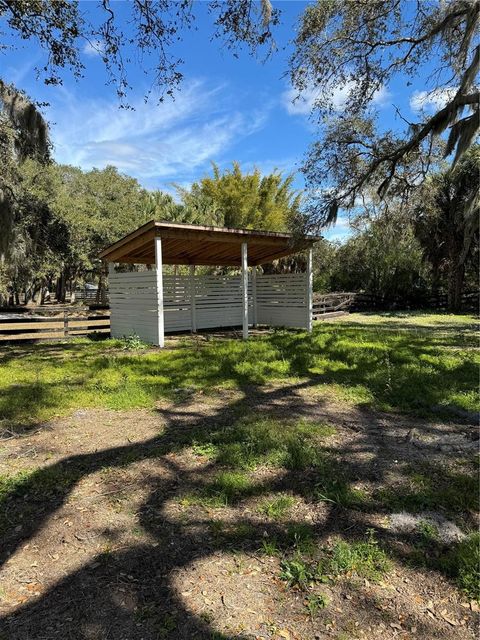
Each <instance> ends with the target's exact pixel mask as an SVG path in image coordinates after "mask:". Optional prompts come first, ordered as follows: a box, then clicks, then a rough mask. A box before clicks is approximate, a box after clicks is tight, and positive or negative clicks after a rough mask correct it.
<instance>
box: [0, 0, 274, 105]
mask: <svg viewBox="0 0 480 640" xmlns="http://www.w3.org/2000/svg"><path fill="white" fill-rule="evenodd" d="M126 7H127V4H121V3H114V2H111V1H110V0H101V2H99V3H98V5H97V7H96V8H97V11H96V13H94V14H88V12H86V11H85V10H84V8H83V7H82V6H81V4H80V2H79V1H78V0H55V2H51V1H50V0H34V1H33V2H32V0H0V18H2V19H3V25H4V28H5V27H7V29H8V30H9V32H10V33H9V34H8V35H10V36H11V38H10V40H11V39H13V38H14V37H15V36H16V37H17V38H20V39H21V40H33V41H34V42H36V44H37V46H38V48H39V49H40V50H42V51H43V52H44V53H45V54H46V58H47V60H46V63H45V64H44V66H43V67H42V68H40V69H37V71H38V72H39V73H40V74H41V75H42V76H43V78H44V81H45V83H46V84H61V82H62V78H61V75H62V71H63V70H65V69H66V70H68V71H69V72H71V73H73V75H74V76H75V77H81V76H82V75H83V71H84V65H83V63H82V59H81V51H82V49H83V47H84V46H85V44H87V45H88V46H89V47H91V48H93V49H95V50H96V51H98V53H99V55H100V57H101V59H102V60H103V63H104V65H105V68H106V71H107V74H108V79H109V83H112V84H114V85H115V87H116V91H117V94H118V96H119V97H120V98H121V99H122V100H123V99H124V98H125V97H126V94H127V92H128V90H129V88H130V81H129V79H128V67H129V65H130V63H131V54H130V52H129V51H128V48H130V47H133V48H135V49H136V50H137V51H138V53H139V55H138V56H136V60H135V62H136V63H138V60H141V59H144V60H145V59H150V58H154V60H155V61H154V65H153V68H152V69H148V70H146V71H149V72H150V75H151V76H153V82H152V84H153V85H154V86H156V87H157V88H158V89H159V90H160V93H161V96H163V94H165V93H167V94H171V93H173V91H174V89H175V87H176V86H177V85H178V84H179V82H180V81H181V80H182V73H181V71H180V69H181V64H182V60H181V59H180V58H178V57H176V56H175V55H173V54H172V52H171V49H172V46H173V45H174V44H175V43H176V42H177V41H178V40H180V39H181V38H182V36H183V35H184V33H185V32H186V31H188V30H189V29H191V28H193V27H194V22H195V9H196V8H197V4H196V3H193V2H191V1H190V0H177V1H175V2H171V1H170V0H157V1H156V2H151V0H133V1H132V2H130V3H128V8H126ZM208 7H209V13H210V15H211V17H212V23H213V28H214V35H215V37H217V38H222V39H223V40H224V42H225V44H226V46H227V47H229V48H236V47H237V45H238V43H239V42H242V43H244V44H246V45H247V46H248V47H249V48H250V49H252V50H255V49H257V48H258V47H261V46H263V45H265V44H268V43H269V42H271V30H270V29H271V26H272V25H275V24H277V23H278V17H279V14H278V11H276V10H274V9H273V8H272V6H271V4H270V1H269V0H261V1H260V2H256V1H255V0H228V1H227V2H223V1H221V0H211V1H210V2H209V4H208ZM12 37H13V38H12ZM140 54H141V55H140Z"/></svg>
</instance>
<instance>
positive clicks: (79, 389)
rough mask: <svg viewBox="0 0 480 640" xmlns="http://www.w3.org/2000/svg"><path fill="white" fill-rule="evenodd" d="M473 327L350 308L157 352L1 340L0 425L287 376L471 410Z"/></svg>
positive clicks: (470, 322)
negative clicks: (245, 337) (256, 333)
mask: <svg viewBox="0 0 480 640" xmlns="http://www.w3.org/2000/svg"><path fill="white" fill-rule="evenodd" d="M476 326H477V324H476V321H475V319H474V318H473V316H449V315H444V314H430V315H426V314H416V315H413V314H398V313H397V314H383V315H380V314H376V315H368V314H353V315H352V316H349V317H348V319H346V320H343V321H341V322H335V323H321V324H318V325H317V326H315V328H314V331H313V333H312V334H311V335H309V334H307V333H305V332H302V331H298V332H295V331H275V332H273V333H271V334H269V335H267V336H264V337H258V338H252V339H251V340H249V341H248V342H242V341H240V340H211V341H208V342H206V343H204V344H202V345H201V346H194V345H193V344H192V342H191V341H189V340H188V339H185V341H183V342H182V343H181V344H180V346H178V348H175V349H170V350H164V351H160V350H153V351H147V352H144V351H142V352H137V351H136V350H135V349H133V350H131V351H128V350H127V351H126V350H125V347H126V345H125V342H123V341H121V340H105V341H90V340H87V339H76V340H73V341H71V342H68V343H64V344H62V343H61V344H38V345H24V346H18V347H17V346H15V347H7V348H6V349H4V352H3V355H2V356H1V367H0V416H1V417H2V419H3V422H4V424H5V426H6V427H11V426H15V427H20V426H28V425H30V424H32V423H38V422H41V421H44V420H48V419H49V418H52V417H53V416H55V415H64V414H66V413H68V412H70V411H72V410H74V409H76V408H85V407H105V408H110V409H130V408H137V407H146V408H152V407H153V406H154V405H155V402H156V401H157V400H158V399H160V398H175V397H177V396H178V393H179V390H182V389H186V388H188V389H193V390H196V389H202V390H203V391H208V390H209V389H215V388H233V389H246V388H247V387H248V386H249V385H262V384H265V383H266V382H270V381H275V380H293V379H295V380H298V379H309V380H310V381H311V385H312V388H313V387H314V388H315V389H316V390H317V391H318V392H320V393H321V394H322V395H324V396H325V397H335V398H337V399H339V400H342V401H344V402H348V403H351V404H358V405H364V404H367V405H371V406H373V407H377V408H380V409H383V410H387V411H389V410H402V411H407V412H411V413H414V414H417V415H428V414H429V413H430V412H431V411H435V412H437V413H438V412H439V411H440V412H441V411H444V412H446V413H448V412H451V411H474V410H476V409H478V394H477V384H476V382H477V370H478V363H479V360H478V357H477V356H476V355H475V353H474V347H475V346H476V334H475V331H474V329H475V327H476ZM432 328H434V330H433V331H432ZM127 346H128V345H127ZM133 346H135V347H137V346H138V345H136V344H135V345H133Z"/></svg>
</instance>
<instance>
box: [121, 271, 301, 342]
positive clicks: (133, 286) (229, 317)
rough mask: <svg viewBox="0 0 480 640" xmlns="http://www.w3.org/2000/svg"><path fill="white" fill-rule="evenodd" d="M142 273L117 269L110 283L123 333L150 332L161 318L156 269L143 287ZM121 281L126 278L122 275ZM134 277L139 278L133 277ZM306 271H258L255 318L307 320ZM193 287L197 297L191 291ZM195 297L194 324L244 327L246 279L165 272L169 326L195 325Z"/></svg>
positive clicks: (170, 328)
mask: <svg viewBox="0 0 480 640" xmlns="http://www.w3.org/2000/svg"><path fill="white" fill-rule="evenodd" d="M138 275H139V274H135V275H134V276H133V278H132V277H131V276H132V274H131V273H128V274H118V273H117V274H116V277H115V278H112V280H111V285H110V295H111V306H112V315H113V316H120V317H121V318H122V319H123V320H124V321H126V322H127V324H126V325H125V324H124V323H120V324H118V323H117V324H116V323H115V318H112V327H113V329H112V331H115V330H116V329H115V327H117V328H118V330H120V329H121V330H122V331H123V333H125V331H126V329H127V328H129V327H132V329H131V331H130V332H135V333H138V334H139V335H140V333H139V331H138V330H137V331H134V330H133V328H134V327H135V326H138V327H139V328H140V329H141V330H142V332H145V331H147V330H148V331H149V332H150V333H151V332H152V327H153V326H154V325H155V324H156V322H157V317H156V311H157V310H156V296H155V286H154V285H155V274H154V273H149V274H141V275H142V276H143V277H145V275H146V276H147V281H148V286H146V287H140V286H139V284H140V282H141V278H136V276H138ZM124 276H125V278H124V280H123V281H122V277H124ZM135 278H136V279H135ZM306 284H307V276H306V274H280V275H278V274H274V275H261V274H257V276H256V294H257V296H256V298H257V318H256V320H257V322H258V323H259V324H271V325H273V326H296V327H305V325H306V317H307V314H306V305H307V301H308V295H307V294H308V292H307V288H306ZM247 290H248V321H249V322H252V321H253V320H254V313H253V286H252V279H251V277H250V278H249V279H248V289H247ZM192 291H193V296H192ZM192 299H193V300H194V301H195V321H196V328H197V329H202V328H214V327H227V326H241V325H242V318H243V304H242V303H243V297H242V280H241V277H240V276H239V275H234V276H210V275H209V276H200V275H193V276H192V274H191V273H190V274H189V275H188V276H183V275H181V276H180V275H177V276H172V275H168V276H167V275H165V276H164V277H163V301H164V325H165V331H175V330H176V331H185V330H191V329H192V311H191V310H192ZM144 339H145V338H144Z"/></svg>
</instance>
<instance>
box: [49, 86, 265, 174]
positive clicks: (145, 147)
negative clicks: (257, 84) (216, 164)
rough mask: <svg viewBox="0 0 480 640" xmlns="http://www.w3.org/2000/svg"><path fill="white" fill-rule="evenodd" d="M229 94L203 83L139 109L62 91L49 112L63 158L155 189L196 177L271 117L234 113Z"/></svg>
mask: <svg viewBox="0 0 480 640" xmlns="http://www.w3.org/2000/svg"><path fill="white" fill-rule="evenodd" d="M226 89H227V87H226V86H224V85H221V86H217V87H213V88H211V87H210V88H209V87H207V86H206V85H205V83H203V82H200V81H196V82H192V83H190V84H189V85H187V86H184V88H183V90H182V92H181V93H180V94H179V95H178V96H177V98H176V99H175V101H165V102H163V103H161V104H156V103H154V102H149V103H145V102H144V101H143V100H140V99H139V100H138V101H137V102H135V103H134V107H135V108H134V110H130V109H119V108H118V106H117V104H116V103H114V102H109V101H105V100H102V99H89V100H85V99H79V98H78V97H77V96H76V95H75V94H72V93H69V92H67V91H66V90H63V92H62V93H61V94H60V95H61V96H62V98H61V100H57V101H56V107H55V109H52V110H51V111H50V112H49V114H48V116H49V119H50V120H51V121H52V139H53V143H54V148H55V157H56V160H57V161H58V162H62V163H66V164H73V165H75V166H80V167H82V168H84V169H90V168H92V167H100V168H101V167H104V166H106V165H107V164H114V165H115V166H117V167H118V168H119V169H120V170H122V171H124V172H127V173H129V174H131V175H133V176H135V177H137V178H138V179H139V180H141V181H142V182H143V183H145V184H149V185H151V184H154V183H159V182H161V183H165V182H168V181H179V182H181V181H184V180H189V179H192V178H196V177H198V175H197V174H198V172H199V171H202V170H204V169H205V168H206V167H207V166H208V163H209V161H210V160H218V161H220V160H222V159H223V157H224V154H225V153H226V152H228V151H229V150H231V149H232V147H233V146H234V144H235V143H236V142H238V141H239V140H242V139H243V138H245V137H247V136H249V135H251V134H253V133H254V132H256V131H258V130H259V129H261V128H262V127H263V126H264V124H265V122H266V120H267V118H268V108H266V109H261V110H255V109H252V110H251V111H250V112H247V111H240V110H239V109H238V110H237V109H233V110H232V108H231V104H229V102H228V100H225V99H224V97H225V95H226V94H227V91H226Z"/></svg>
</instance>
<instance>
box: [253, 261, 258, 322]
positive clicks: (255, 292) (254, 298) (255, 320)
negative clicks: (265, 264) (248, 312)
mask: <svg viewBox="0 0 480 640" xmlns="http://www.w3.org/2000/svg"><path fill="white" fill-rule="evenodd" d="M252 311H253V326H254V327H256V326H257V324H258V318H257V316H258V314H257V267H256V266H255V265H254V266H253V267H252Z"/></svg>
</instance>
